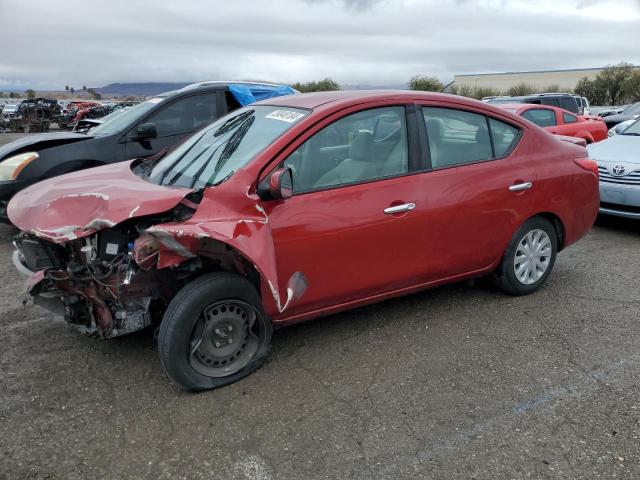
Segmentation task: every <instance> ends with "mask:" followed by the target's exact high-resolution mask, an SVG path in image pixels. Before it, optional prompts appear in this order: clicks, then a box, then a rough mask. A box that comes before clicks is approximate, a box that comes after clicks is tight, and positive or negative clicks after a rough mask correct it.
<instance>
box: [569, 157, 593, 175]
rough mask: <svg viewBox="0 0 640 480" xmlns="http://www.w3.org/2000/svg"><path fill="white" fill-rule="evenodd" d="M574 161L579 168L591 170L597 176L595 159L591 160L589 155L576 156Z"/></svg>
mask: <svg viewBox="0 0 640 480" xmlns="http://www.w3.org/2000/svg"><path fill="white" fill-rule="evenodd" d="M574 162H576V165H578V166H579V167H580V168H584V169H585V170H588V171H589V172H593V173H595V175H596V177H599V175H598V163H597V162H596V161H595V160H592V159H591V158H589V157H583V158H576V159H575V160H574Z"/></svg>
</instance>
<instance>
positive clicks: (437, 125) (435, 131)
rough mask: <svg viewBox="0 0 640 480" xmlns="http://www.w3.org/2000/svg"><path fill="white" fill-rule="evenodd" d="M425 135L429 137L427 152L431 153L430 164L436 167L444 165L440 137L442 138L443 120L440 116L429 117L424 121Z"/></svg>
mask: <svg viewBox="0 0 640 480" xmlns="http://www.w3.org/2000/svg"><path fill="white" fill-rule="evenodd" d="M426 126H427V136H428V138H429V152H430V153H431V166H432V167H433V168H438V167H442V166H444V164H445V162H444V158H443V156H444V155H443V151H442V150H443V148H442V139H443V138H444V122H443V121H442V120H441V119H440V118H430V119H428V120H427V121H426Z"/></svg>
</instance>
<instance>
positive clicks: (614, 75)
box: [595, 63, 633, 105]
mask: <svg viewBox="0 0 640 480" xmlns="http://www.w3.org/2000/svg"><path fill="white" fill-rule="evenodd" d="M632 76H633V66H632V65H631V64H629V63H621V64H619V65H615V66H609V67H607V68H605V69H604V70H602V71H601V72H600V73H599V74H598V76H597V77H596V80H595V81H596V85H597V86H598V87H599V88H601V89H602V90H603V91H606V92H607V93H606V96H607V99H606V100H607V103H606V104H607V105H620V104H622V103H624V100H625V96H626V92H625V90H626V87H627V82H628V81H629V80H630V79H631V77H632Z"/></svg>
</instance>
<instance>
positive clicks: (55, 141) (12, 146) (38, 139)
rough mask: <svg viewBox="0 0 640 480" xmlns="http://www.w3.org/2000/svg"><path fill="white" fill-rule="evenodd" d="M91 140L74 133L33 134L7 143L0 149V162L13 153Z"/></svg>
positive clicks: (88, 136) (37, 150)
mask: <svg viewBox="0 0 640 480" xmlns="http://www.w3.org/2000/svg"><path fill="white" fill-rule="evenodd" d="M90 138H93V137H92V136H91V135H83V134H81V133H76V132H51V133H35V134H32V135H26V136H24V137H22V138H19V139H17V140H14V141H13V142H9V143H7V144H6V145H2V146H1V147H0V160H3V159H5V158H8V157H10V156H12V155H13V154H14V153H15V152H25V151H34V152H39V151H40V150H43V149H45V148H49V147H53V146H58V145H64V144H65V143H72V142H81V141H82V140H89V139H90Z"/></svg>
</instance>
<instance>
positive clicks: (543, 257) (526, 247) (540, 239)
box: [494, 217, 558, 295]
mask: <svg viewBox="0 0 640 480" xmlns="http://www.w3.org/2000/svg"><path fill="white" fill-rule="evenodd" d="M557 252H558V234H557V232H556V230H555V228H554V227H553V225H552V224H551V223H550V222H549V221H548V220H546V219H544V218H542V217H533V218H531V219H529V220H527V221H526V222H525V223H524V225H522V227H520V229H519V230H518V231H517V232H516V233H515V235H514V236H513V238H512V239H511V241H510V242H509V246H508V247H507V249H506V250H505V252H504V255H503V257H502V260H501V261H500V265H498V268H497V269H496V271H495V272H494V279H495V281H496V284H497V286H498V287H499V288H500V289H501V290H503V291H504V292H505V293H508V294H510V295H528V294H529V293H533V292H535V291H536V290H538V289H539V288H540V287H541V286H542V285H544V283H545V282H546V281H547V278H548V277H549V275H550V274H551V271H552V270H553V266H554V264H555V261H556V254H557Z"/></svg>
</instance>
